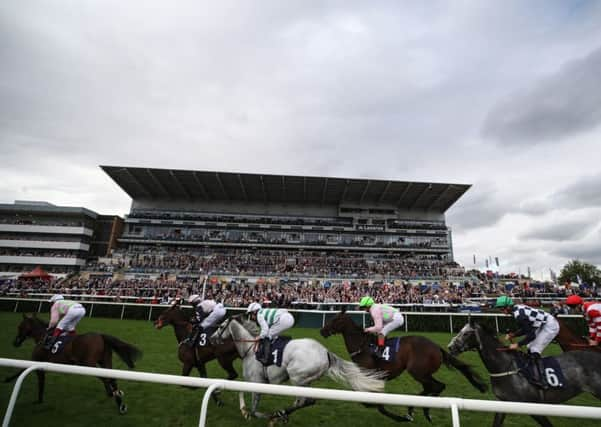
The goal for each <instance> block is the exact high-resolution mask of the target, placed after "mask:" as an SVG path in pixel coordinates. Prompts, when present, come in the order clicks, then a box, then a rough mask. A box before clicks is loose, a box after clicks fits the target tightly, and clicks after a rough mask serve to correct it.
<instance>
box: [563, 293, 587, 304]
mask: <svg viewBox="0 0 601 427" xmlns="http://www.w3.org/2000/svg"><path fill="white" fill-rule="evenodd" d="M566 304H567V305H569V306H575V305H582V304H584V300H583V299H582V298H580V296H578V295H570V296H569V297H568V298H567V299H566Z"/></svg>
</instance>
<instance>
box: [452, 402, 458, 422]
mask: <svg viewBox="0 0 601 427" xmlns="http://www.w3.org/2000/svg"><path fill="white" fill-rule="evenodd" d="M451 418H452V419H453V427H459V426H460V421H459V407H458V406H457V403H455V402H453V403H452V404H451Z"/></svg>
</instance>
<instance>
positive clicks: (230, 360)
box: [217, 354, 238, 380]
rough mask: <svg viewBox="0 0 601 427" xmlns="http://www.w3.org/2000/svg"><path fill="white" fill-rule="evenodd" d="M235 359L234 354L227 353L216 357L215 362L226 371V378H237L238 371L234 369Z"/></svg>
mask: <svg viewBox="0 0 601 427" xmlns="http://www.w3.org/2000/svg"><path fill="white" fill-rule="evenodd" d="M235 359H236V354H233V355H229V354H225V355H221V356H218V357H217V362H218V363H219V365H220V366H221V367H222V368H223V369H224V370H225V371H226V372H227V374H228V375H227V379H228V380H235V379H236V378H238V372H236V370H235V369H234V360H235Z"/></svg>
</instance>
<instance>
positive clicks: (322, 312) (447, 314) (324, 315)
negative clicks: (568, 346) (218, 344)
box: [0, 297, 582, 334]
mask: <svg viewBox="0 0 601 427" xmlns="http://www.w3.org/2000/svg"><path fill="white" fill-rule="evenodd" d="M0 301H13V302H15V306H14V308H13V310H12V311H13V312H15V313H16V312H17V311H18V310H19V303H21V302H26V303H31V302H37V303H38V306H37V309H36V311H37V312H38V313H40V312H41V311H42V305H43V304H44V303H48V300H47V299H40V298H12V297H0ZM78 301H79V302H82V303H84V304H87V305H89V306H90V307H89V310H87V316H88V317H92V316H93V314H94V306H116V307H121V315H120V319H121V320H123V318H124V316H125V309H126V307H138V308H147V309H148V316H147V320H149V321H150V320H151V319H152V313H153V311H155V312H156V310H161V311H162V310H166V309H167V308H168V307H169V305H166V304H141V303H130V302H105V301H86V300H78ZM182 307H184V308H191V306H189V305H183V306H182ZM226 308H227V310H228V311H230V312H243V311H246V308H245V307H226ZM288 311H290V312H291V313H308V314H313V315H315V316H321V326H322V327H323V326H324V325H325V324H326V320H327V316H328V315H333V314H336V311H333V310H304V309H303V310H301V309H290V310H288ZM347 313H348V314H353V315H356V316H361V318H362V324H363V327H366V326H367V324H368V323H369V316H370V315H369V313H366V312H364V311H347ZM401 313H402V314H403V315H404V316H405V324H404V328H405V332H409V321H408V319H409V318H410V317H413V316H418V317H420V316H437V317H446V318H448V321H449V332H450V333H451V334H452V333H454V323H453V319H454V318H456V317H462V318H465V317H466V316H468V314H469V315H470V316H472V317H489V318H490V317H492V318H494V319H495V328H496V331H497V333H499V332H500V329H499V318H511V317H512V316H511V315H509V314H503V313H479V312H475V313H473V312H472V313H470V312H460V313H450V312H422V311H402V310H401ZM558 317H560V318H576V319H582V316H581V315H577V314H561V315H559V316H558Z"/></svg>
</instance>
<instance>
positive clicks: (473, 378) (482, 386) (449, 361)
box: [440, 347, 488, 393]
mask: <svg viewBox="0 0 601 427" xmlns="http://www.w3.org/2000/svg"><path fill="white" fill-rule="evenodd" d="M440 352H441V353H442V361H443V362H444V364H445V365H447V366H448V367H449V368H456V369H457V370H459V372H461V373H462V374H463V376H465V378H467V380H468V381H469V382H470V383H471V384H472V385H473V386H474V387H476V388H477V389H478V390H480V391H481V392H482V393H484V392H485V391H486V389H487V388H488V385H487V384H486V383H485V382H484V380H483V379H482V377H480V375H478V373H477V372H476V371H474V368H472V367H471V366H470V365H468V364H467V363H465V362H462V361H461V360H459V359H457V358H456V357H455V356H451V355H450V354H449V353H447V352H446V351H445V350H444V349H443V348H442V347H440Z"/></svg>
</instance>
